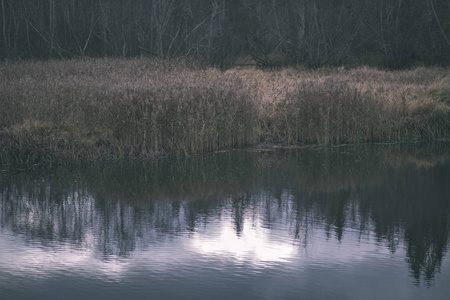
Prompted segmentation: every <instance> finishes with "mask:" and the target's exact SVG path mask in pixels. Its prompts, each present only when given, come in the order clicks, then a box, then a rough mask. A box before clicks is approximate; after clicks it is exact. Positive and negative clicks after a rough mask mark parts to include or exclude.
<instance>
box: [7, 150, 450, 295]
mask: <svg viewBox="0 0 450 300" xmlns="http://www.w3.org/2000/svg"><path fill="white" fill-rule="evenodd" d="M449 146H450V145H449V144H446V143H438V144H416V145H405V144H401V145H389V146H388V145H385V146H373V147H371V146H359V147H350V146H348V147H340V148H331V149H324V148H316V149H314V148H306V149H278V150H273V149H266V150H258V151H255V150H251V151H250V150H249V151H231V152H224V153H216V154H214V155H208V156H203V157H191V158H188V159H183V160H168V159H167V160H158V161H149V162H141V161H120V162H110V163H98V164H92V165H88V166H77V167H71V168H60V169H56V170H47V171H43V170H34V171H29V172H18V171H13V170H10V169H8V170H3V171H2V173H1V175H0V176H1V177H0V179H1V180H0V299H2V300H7V299H31V298H32V299H81V298H84V299H128V298H129V299H142V298H146V299H231V298H234V299H447V297H448V294H449V293H450V286H449V285H448V283H449V282H450V259H449V258H448V251H449V250H448V246H449V237H450V234H449V232H450V185H449V183H450V161H449V158H450V150H449V149H450V147H449Z"/></svg>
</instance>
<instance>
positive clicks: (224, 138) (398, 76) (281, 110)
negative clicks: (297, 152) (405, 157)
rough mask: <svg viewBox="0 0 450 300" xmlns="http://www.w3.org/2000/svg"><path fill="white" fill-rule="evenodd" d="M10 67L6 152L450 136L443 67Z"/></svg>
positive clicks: (4, 71) (100, 152)
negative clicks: (265, 68)
mask: <svg viewBox="0 0 450 300" xmlns="http://www.w3.org/2000/svg"><path fill="white" fill-rule="evenodd" d="M0 78H1V80H0V91H1V92H0V115H1V116H2V118H1V119H0V145H1V146H2V151H1V153H0V159H1V161H2V162H5V161H6V162H7V161H16V160H20V161H23V160H24V159H25V158H26V160H27V161H35V160H39V159H42V158H45V159H47V160H52V159H55V160H59V161H66V160H69V161H81V160H89V159H98V158H102V157H103V158H105V157H111V156H112V157H123V156H132V157H155V156H161V155H162V156H164V155H176V156H184V155H189V154H191V153H198V152H204V151H211V150H217V149H226V148H230V147H241V146H245V145H253V144H256V143H258V142H259V141H264V142H283V143H289V144H309V143H319V144H342V143H361V142H373V141H375V142H376V141H399V140H417V139H439V138H448V137H449V136H450V88H449V87H450V72H449V71H448V70H446V69H441V68H416V69H413V70H405V71H381V70H376V69H371V68H366V67H361V68H356V69H349V70H347V69H344V68H335V69H318V70H308V69H301V68H286V69H282V70H275V71H265V70H260V69H255V68H244V69H238V68H235V69H232V70H228V71H226V72H221V71H219V70H217V69H211V68H200V67H196V66H192V65H189V64H187V63H184V62H174V61H163V60H155V59H143V58H136V59H113V58H105V59H83V60H70V61H48V62H22V63H18V64H12V65H6V64H3V65H0ZM30 157H31V158H30Z"/></svg>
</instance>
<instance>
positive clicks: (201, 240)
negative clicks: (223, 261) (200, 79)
mask: <svg viewBox="0 0 450 300" xmlns="http://www.w3.org/2000/svg"><path fill="white" fill-rule="evenodd" d="M269 236H270V235H269V229H267V228H263V227H261V226H252V227H251V226H245V225H244V230H243V231H242V232H241V234H240V235H237V234H236V231H235V230H234V229H233V228H232V226H230V225H229V224H227V223H222V224H221V225H220V232H219V233H218V234H217V235H216V236H213V237H211V236H202V235H201V234H196V235H195V236H194V237H193V239H192V245H193V247H194V248H195V249H196V250H197V251H198V252H200V253H202V254H205V255H213V256H216V255H221V256H229V255H231V256H233V257H234V258H235V259H237V260H240V261H249V260H250V261H252V262H256V263H258V262H283V261H286V260H287V259H288V258H290V257H291V256H292V255H293V254H294V251H295V246H294V245H293V244H289V243H286V242H283V243H282V242H276V241H271V240H270V238H269Z"/></svg>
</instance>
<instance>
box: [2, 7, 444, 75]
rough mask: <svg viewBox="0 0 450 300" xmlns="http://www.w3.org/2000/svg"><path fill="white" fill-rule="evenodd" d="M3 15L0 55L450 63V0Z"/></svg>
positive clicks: (13, 11)
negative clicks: (147, 56)
mask: <svg viewBox="0 0 450 300" xmlns="http://www.w3.org/2000/svg"><path fill="white" fill-rule="evenodd" d="M0 11H1V13H0V20H1V21H0V28H1V30H0V35H1V42H0V59H1V60H19V59H49V58H71V57H79V56H93V57H100V56H121V57H131V56H137V55H141V54H144V53H145V54H147V55H152V56H159V57H164V58H180V57H188V58H192V59H195V60H200V61H204V62H207V63H208V64H212V65H216V66H221V67H224V66H229V65H234V64H236V63H243V62H245V63H249V62H251V63H257V64H259V65H261V66H275V65H286V64H305V65H308V66H313V67H314V66H321V65H339V64H352V65H354V64H369V65H370V64H371V65H376V66H388V67H402V66H407V65H411V64H413V63H416V62H421V63H440V64H448V63H450V22H449V18H448V16H449V15H450V2H449V1H448V0H333V1H331V0H270V1H269V0H211V1H204V0H134V1H124V0H0ZM243 58H246V60H243Z"/></svg>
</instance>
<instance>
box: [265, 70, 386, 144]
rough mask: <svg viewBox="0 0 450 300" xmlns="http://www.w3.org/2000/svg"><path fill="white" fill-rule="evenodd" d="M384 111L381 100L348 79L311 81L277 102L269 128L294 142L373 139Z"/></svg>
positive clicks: (283, 139)
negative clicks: (372, 96)
mask: <svg viewBox="0 0 450 300" xmlns="http://www.w3.org/2000/svg"><path fill="white" fill-rule="evenodd" d="M381 110H382V106H381V105H380V103H379V102H378V101H376V100H374V99H373V98H371V97H370V96H368V95H365V94H363V93H361V92H360V91H358V90H357V89H356V88H352V87H351V86H349V85H348V84H347V83H346V82H343V81H340V80H335V79H332V78H325V79H324V80H317V81H311V80H307V81H303V82H301V83H300V84H299V85H298V86H297V88H296V89H294V90H293V91H291V92H288V93H287V94H286V96H285V98H284V99H282V100H281V101H279V102H277V103H276V106H275V112H274V114H273V115H272V120H271V121H270V122H269V124H270V125H269V128H268V130H269V131H272V132H273V133H274V134H275V136H276V138H277V139H278V140H280V141H283V142H287V143H290V144H292V143H294V144H296V143H307V144H311V143H317V144H341V143H360V142H367V141H373V139H374V131H375V130H377V127H378V126H379V123H380V113H381Z"/></svg>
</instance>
